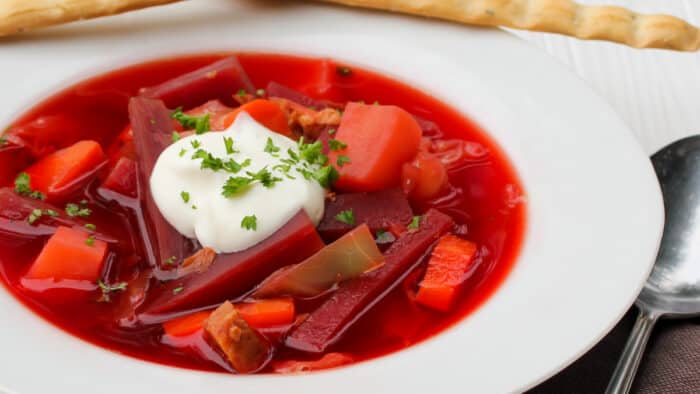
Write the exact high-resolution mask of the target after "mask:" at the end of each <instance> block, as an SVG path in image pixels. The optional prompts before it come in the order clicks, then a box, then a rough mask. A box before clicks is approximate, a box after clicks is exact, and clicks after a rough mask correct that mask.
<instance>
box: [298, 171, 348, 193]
mask: <svg viewBox="0 0 700 394" xmlns="http://www.w3.org/2000/svg"><path fill="white" fill-rule="evenodd" d="M297 170H298V168H297ZM300 172H301V171H300ZM302 174H304V177H306V173H304V172H302ZM312 177H313V178H314V179H315V180H316V181H317V182H318V183H319V184H320V185H321V186H323V187H324V188H326V189H330V188H331V186H333V184H334V183H335V181H337V180H338V178H339V177H340V174H339V173H338V170H336V169H335V167H333V166H325V167H321V168H319V169H318V170H316V171H314V172H313V174H312ZM306 179H308V178H306Z"/></svg>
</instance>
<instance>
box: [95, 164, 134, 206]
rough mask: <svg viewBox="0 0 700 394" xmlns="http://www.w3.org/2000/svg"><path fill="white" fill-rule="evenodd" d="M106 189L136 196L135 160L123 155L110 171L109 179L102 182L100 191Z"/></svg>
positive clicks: (132, 196) (128, 195)
mask: <svg viewBox="0 0 700 394" xmlns="http://www.w3.org/2000/svg"><path fill="white" fill-rule="evenodd" d="M104 189H106V190H109V191H112V192H115V193H119V194H122V195H124V196H127V197H131V198H135V197H136V195H137V192H136V163H134V161H133V160H131V159H127V158H126V157H122V158H120V159H119V161H118V162H117V164H115V165H114V168H112V170H111V171H110V172H109V175H108V176H107V179H105V181H104V182H103V183H102V186H101V187H100V192H102V191H103V190H104Z"/></svg>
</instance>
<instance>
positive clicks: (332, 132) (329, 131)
mask: <svg viewBox="0 0 700 394" xmlns="http://www.w3.org/2000/svg"><path fill="white" fill-rule="evenodd" d="M335 131H336V130H335V129H328V135H333V134H335Z"/></svg>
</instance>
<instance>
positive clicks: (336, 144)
mask: <svg viewBox="0 0 700 394" xmlns="http://www.w3.org/2000/svg"><path fill="white" fill-rule="evenodd" d="M328 147H329V148H330V149H331V150H342V149H345V148H347V147H348V144H346V143H345V142H342V141H338V140H335V139H331V140H328Z"/></svg>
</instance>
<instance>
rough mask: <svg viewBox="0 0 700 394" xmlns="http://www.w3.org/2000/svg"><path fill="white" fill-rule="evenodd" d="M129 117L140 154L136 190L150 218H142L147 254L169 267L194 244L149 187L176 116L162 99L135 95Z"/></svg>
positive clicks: (131, 102)
mask: <svg viewBox="0 0 700 394" xmlns="http://www.w3.org/2000/svg"><path fill="white" fill-rule="evenodd" d="M129 120H130V121H131V127H132V130H133V133H134V147H135V149H136V154H137V157H138V166H137V167H138V172H137V177H136V181H137V185H138V187H137V190H139V191H140V192H141V193H142V195H141V210H142V213H143V216H144V217H145V218H146V219H147V220H143V221H139V225H140V227H141V229H140V230H141V234H142V236H143V238H144V240H143V241H144V244H145V248H144V249H145V250H146V251H148V252H150V253H148V255H147V256H146V258H147V260H148V261H149V263H150V264H151V265H152V266H154V267H161V268H165V269H170V268H173V267H171V266H170V267H169V266H168V265H167V263H166V261H168V260H169V259H172V258H173V257H175V259H177V260H178V261H181V260H182V259H184V258H185V257H186V256H189V255H191V254H192V253H193V252H194V244H193V242H192V241H191V240H189V239H187V238H185V237H184V236H183V235H182V234H180V233H179V232H178V231H177V230H175V228H173V226H171V225H170V223H168V222H167V221H166V220H165V218H164V217H163V215H162V214H161V213H160V211H159V210H158V207H157V206H156V204H155V202H154V201H153V196H152V195H151V190H150V178H151V173H152V172H153V166H154V165H155V162H156V160H157V159H158V156H159V155H160V153H161V152H162V151H163V150H164V149H165V148H166V147H167V146H168V145H170V144H171V143H172V131H173V122H174V121H173V119H171V118H170V111H169V110H168V109H167V108H166V107H165V105H164V104H163V102H162V101H160V100H153V99H148V98H144V97H133V98H132V99H131V100H130V101H129Z"/></svg>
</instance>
